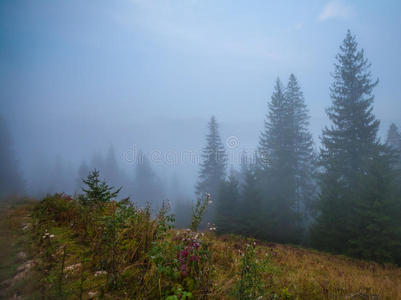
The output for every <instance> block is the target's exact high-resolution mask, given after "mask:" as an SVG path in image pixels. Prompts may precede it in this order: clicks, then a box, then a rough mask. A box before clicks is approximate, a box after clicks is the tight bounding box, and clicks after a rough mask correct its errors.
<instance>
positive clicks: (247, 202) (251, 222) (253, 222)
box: [236, 160, 271, 238]
mask: <svg viewBox="0 0 401 300" xmlns="http://www.w3.org/2000/svg"><path fill="white" fill-rule="evenodd" d="M241 173H242V177H243V184H242V186H241V189H240V190H241V198H240V201H239V203H238V211H239V212H240V215H241V226H239V228H238V229H237V230H236V231H237V233H239V234H242V235H250V236H253V237H255V238H265V237H266V228H270V227H271V220H270V218H268V217H267V215H266V213H265V210H264V206H263V202H262V189H261V185H260V169H259V166H258V164H257V163H256V162H248V161H245V160H243V161H242V164H241ZM265 225H266V226H265Z"/></svg>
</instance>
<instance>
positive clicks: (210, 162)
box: [196, 116, 227, 199]
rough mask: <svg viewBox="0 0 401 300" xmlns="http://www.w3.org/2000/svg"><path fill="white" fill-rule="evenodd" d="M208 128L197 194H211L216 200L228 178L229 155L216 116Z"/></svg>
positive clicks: (212, 118)
mask: <svg viewBox="0 0 401 300" xmlns="http://www.w3.org/2000/svg"><path fill="white" fill-rule="evenodd" d="M208 127H209V133H208V135H207V136H206V146H205V148H204V149H203V151H202V162H201V165H200V167H201V168H200V172H199V181H198V184H197V185H196V193H197V194H198V195H202V194H204V193H209V194H211V199H215V198H216V197H217V194H218V190H219V186H220V183H221V181H222V180H224V179H225V177H226V166H227V154H226V150H225V148H224V145H223V143H222V142H221V139H220V135H219V130H218V124H217V122H216V118H215V117H214V116H212V117H211V119H210V122H209V124H208Z"/></svg>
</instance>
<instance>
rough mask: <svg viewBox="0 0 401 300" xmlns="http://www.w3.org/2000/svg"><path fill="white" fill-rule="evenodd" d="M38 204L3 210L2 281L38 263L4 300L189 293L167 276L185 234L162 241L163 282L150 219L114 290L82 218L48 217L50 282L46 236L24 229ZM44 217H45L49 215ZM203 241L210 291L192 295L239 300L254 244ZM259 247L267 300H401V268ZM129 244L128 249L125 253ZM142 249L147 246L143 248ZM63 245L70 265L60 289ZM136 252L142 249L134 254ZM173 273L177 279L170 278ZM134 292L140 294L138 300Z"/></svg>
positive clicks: (123, 256)
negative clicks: (80, 225)
mask: <svg viewBox="0 0 401 300" xmlns="http://www.w3.org/2000/svg"><path fill="white" fill-rule="evenodd" d="M35 206H36V207H37V204H36V205H32V204H28V205H26V204H24V205H18V206H14V207H11V206H7V207H5V206H3V207H2V208H1V210H0V232H1V237H0V245H1V248H0V262H1V267H0V281H3V280H6V279H9V278H13V277H14V276H15V275H16V274H17V273H18V272H17V268H18V267H19V266H20V265H21V264H22V263H23V260H22V259H20V258H18V257H17V254H18V253H19V252H21V251H24V252H25V253H27V258H26V259H25V260H28V259H34V260H35V261H36V262H37V266H36V267H35V268H33V269H32V270H31V271H30V273H29V276H28V277H27V278H25V279H23V280H20V281H17V282H15V284H14V285H13V286H12V287H11V288H9V289H7V291H2V292H1V293H0V298H1V297H4V298H6V297H11V296H13V295H15V294H17V295H23V296H24V297H25V298H28V299H29V298H32V299H35V298H38V297H41V296H43V293H45V294H46V295H48V296H49V297H51V298H53V299H61V298H60V297H64V298H68V299H80V297H81V295H82V299H88V298H90V296H91V295H96V296H95V298H103V299H159V298H161V299H166V298H167V297H166V296H163V297H160V295H163V294H164V295H165V294H166V292H165V291H169V290H168V289H170V288H172V287H175V291H176V293H179V292H177V288H179V287H181V288H182V289H184V288H187V289H188V285H186V281H185V280H183V279H182V278H181V277H179V276H178V277H177V278H176V279H172V278H174V276H175V275H174V274H173V273H168V272H171V270H172V269H169V264H170V262H172V261H173V260H174V257H175V253H176V252H174V251H175V250H174V249H176V248H174V247H177V245H178V247H181V246H180V244H179V243H180V242H179V241H174V239H173V237H174V236H176V235H177V234H178V233H182V232H183V231H178V230H176V229H170V230H167V232H166V234H165V235H164V236H163V237H162V239H161V240H160V241H159V242H158V245H160V247H161V248H160V249H161V250H160V251H165V256H163V255H164V254H163V255H161V263H162V265H163V268H164V269H165V270H166V272H167V273H163V274H162V275H161V276H159V275H158V274H159V273H158V271H157V264H156V263H155V262H154V261H152V259H150V255H148V254H147V252H146V251H147V250H146V249H148V248H146V247H145V244H146V243H150V242H151V241H150V240H148V241H146V239H150V238H154V236H153V234H154V231H153V229H151V228H154V227H151V226H156V224H155V223H152V222H150V221H145V219H143V222H150V223H146V224H145V223H141V224H139V225H138V224H137V225H135V226H142V227H135V228H138V230H134V231H130V230H128V229H129V228H130V227H127V228H128V229H125V230H127V232H126V233H124V234H127V236H129V234H133V235H132V237H133V238H129V239H130V240H132V241H135V242H133V243H128V244H126V243H125V242H127V241H125V240H118V241H119V242H118V245H117V246H118V249H117V250H118V251H119V252H118V257H119V261H118V263H117V264H116V265H117V266H118V268H119V270H118V272H117V273H118V274H119V276H120V277H121V278H120V279H119V281H118V282H119V285H117V286H113V287H111V286H110V285H109V283H108V281H107V275H106V274H100V273H99V271H101V268H100V267H99V266H100V265H98V263H99V262H98V261H97V260H96V259H95V261H93V263H92V262H91V259H92V255H93V252H92V251H93V249H95V248H94V245H93V244H91V243H90V242H88V241H86V240H83V239H82V236H80V234H78V233H77V229H74V228H75V227H73V226H71V224H72V223H73V222H71V220H75V218H76V215H74V214H71V216H70V217H71V218H72V219H68V218H67V219H68V220H67V219H63V221H62V222H53V220H52V219H51V218H50V217H49V219H48V220H46V223H45V224H44V225H42V226H44V227H40V228H41V229H40V230H43V229H44V228H45V227H46V229H47V230H48V232H49V233H50V234H53V235H54V240H53V241H52V243H53V245H55V247H54V250H52V251H53V252H52V254H53V255H54V256H52V257H54V259H55V261H54V263H52V264H51V269H50V270H49V272H47V273H46V276H44V273H43V272H42V271H43V270H42V271H41V267H43V265H44V262H45V260H44V259H43V251H44V250H45V249H46V248H45V247H44V245H43V242H41V241H40V236H41V234H42V233H41V234H40V235H39V234H37V232H36V233H35V231H34V230H33V231H31V230H28V231H23V230H22V224H24V223H26V222H30V221H32V219H31V218H27V216H29V215H30V214H31V213H32V209H33V207H35ZM42 217H43V218H46V215H43V216H42ZM76 222H78V221H76ZM141 222H142V221H141ZM139 228H140V230H139ZM37 230H39V229H37ZM138 231H140V232H139V233H141V234H139V233H138ZM135 234H136V235H135ZM120 237H124V235H123V234H122V235H120ZM200 239H202V240H203V241H204V242H205V243H207V244H208V245H209V252H210V257H209V260H208V261H207V262H205V266H207V267H208V268H211V269H210V270H211V273H210V279H211V286H210V287H209V289H208V292H207V293H206V292H202V286H198V287H194V288H193V290H191V294H193V295H195V296H194V298H193V299H236V298H235V296H234V292H235V289H236V286H238V281H239V280H240V278H239V274H240V271H241V259H242V257H243V256H242V254H243V253H244V251H245V250H246V249H245V245H246V244H247V243H249V240H247V239H246V238H244V237H240V236H233V235H229V236H215V235H214V234H213V233H210V232H208V233H205V234H204V235H203V236H202V237H200ZM162 242H163V243H162ZM256 243H257V245H256V248H255V255H256V256H255V259H256V262H261V261H262V260H263V259H264V258H265V257H266V254H269V255H270V260H269V263H268V265H267V268H266V269H265V270H264V271H263V273H261V275H260V276H261V282H262V286H263V289H264V296H263V298H261V299H346V298H350V299H401V269H400V268H397V267H395V266H393V265H381V264H378V263H374V262H367V261H361V260H356V259H351V258H349V257H345V256H335V255H331V254H328V253H322V252H319V251H316V250H310V249H305V248H301V247H294V246H290V245H282V244H274V243H268V242H264V241H257V242H256ZM122 244H124V245H125V246H124V247H122ZM139 245H142V246H143V247H145V248H138V247H139ZM150 245H151V244H150ZM64 247H66V255H65V264H64V269H63V276H62V280H61V288H59V281H60V280H59V275H60V274H61V273H60V270H61V258H62V256H63V250H62V249H64ZM150 247H151V246H150ZM163 247H164V248H163ZM151 248H152V247H151ZM151 248H149V249H151ZM135 249H142V250H137V251H138V253H134V252H135V251H136V250H135ZM163 249H164V250H163ZM181 249H183V248H181ZM134 250H135V251H134ZM139 252H140V253H142V254H140V253H139ZM104 254H105V253H103V254H101V255H104ZM131 255H132V257H133V258H132V259H131ZM141 255H142V256H141ZM169 255H170V256H169ZM171 255H173V256H171ZM106 257H107V256H106ZM170 259H173V260H170ZM79 264H81V266H80V265H79ZM74 266H75V267H74ZM82 267H83V268H84V269H82ZM99 274H100V275H99ZM171 274H173V275H174V276H173V277H169V276H170V275H171ZM191 276H192V275H191ZM193 276H198V275H197V274H194V275H193ZM174 280H175V281H174ZM150 289H154V292H155V294H154V296H152V297H146V296H143V295H145V294H146V293H147V292H148V290H150ZM44 290H45V292H43V291H44ZM60 291H61V292H60ZM81 291H82V293H81ZM135 293H137V295H139V296H138V297H134V296H133V295H135ZM202 293H203V294H202ZM60 295H61V296H60ZM141 295H142V296H141ZM375 297H378V298H375ZM171 299H173V298H171Z"/></svg>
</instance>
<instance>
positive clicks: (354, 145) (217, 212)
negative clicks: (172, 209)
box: [197, 31, 401, 264]
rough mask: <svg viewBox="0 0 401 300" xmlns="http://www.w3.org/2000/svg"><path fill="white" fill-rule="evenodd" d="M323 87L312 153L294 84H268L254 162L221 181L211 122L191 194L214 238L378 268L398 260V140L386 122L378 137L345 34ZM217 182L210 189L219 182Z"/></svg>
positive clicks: (365, 66)
mask: <svg viewBox="0 0 401 300" xmlns="http://www.w3.org/2000/svg"><path fill="white" fill-rule="evenodd" d="M332 76H333V82H332V85H331V88H330V98H331V100H332V104H331V106H330V107H329V108H328V109H327V111H326V113H327V115H328V117H329V119H330V121H331V123H332V124H331V125H330V126H329V127H326V128H324V130H323V132H322V135H321V147H320V149H319V151H316V152H315V151H314V148H313V142H312V136H311V134H310V131H309V114H308V109H307V107H306V104H305V100H304V97H303V94H302V91H301V88H300V86H299V83H298V81H297V79H296V77H295V76H294V75H293V74H291V75H290V77H289V79H288V83H287V85H286V86H284V85H283V84H282V82H281V81H280V79H277V81H276V83H275V86H274V92H273V95H272V96H271V99H270V101H269V103H268V112H267V115H266V119H265V124H264V129H263V131H262V132H261V134H260V140H259V145H258V148H257V151H256V153H255V155H253V156H252V157H249V156H245V155H244V156H243V157H242V159H241V167H240V170H234V169H231V171H230V172H229V175H228V176H227V155H226V152H225V150H224V145H223V144H222V143H221V140H220V137H219V133H218V130H217V128H218V126H217V123H216V120H215V118H214V117H212V119H211V121H210V123H209V134H208V136H207V141H206V147H205V148H204V150H203V156H202V157H203V163H202V165H201V169H200V177H199V184H198V185H197V191H198V194H201V193H203V192H208V193H211V194H212V199H214V200H215V208H214V212H213V220H214V222H215V223H216V227H217V230H218V232H220V233H235V234H244V235H251V236H254V237H257V238H263V239H267V240H270V241H275V242H287V243H297V244H305V245H310V246H313V247H316V248H318V249H322V250H326V251H331V252H335V253H343V254H347V255H350V256H354V257H358V258H363V259H372V260H376V261H381V262H396V263H399V264H400V263H401V172H400V169H401V159H400V153H401V136H400V132H399V130H398V128H397V127H396V125H395V124H392V125H391V126H390V128H389V131H388V135H387V140H386V142H385V143H383V142H381V141H380V140H379V138H378V134H377V132H378V128H379V121H378V120H377V119H376V117H375V116H374V114H373V112H372V110H373V101H374V95H373V89H374V87H375V86H376V85H377V84H378V80H375V79H374V78H373V77H372V75H371V72H370V63H369V62H368V60H367V59H366V58H365V56H364V51H363V50H362V49H359V48H358V44H357V41H356V39H355V37H354V36H353V35H352V34H351V33H350V31H348V32H347V34H346V37H345V39H344V41H343V43H342V45H341V46H340V51H339V53H338V54H337V56H336V63H335V66H334V72H333V75H332ZM218 182H219V185H218Z"/></svg>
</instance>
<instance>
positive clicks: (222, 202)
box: [215, 169, 241, 233]
mask: <svg viewBox="0 0 401 300" xmlns="http://www.w3.org/2000/svg"><path fill="white" fill-rule="evenodd" d="M239 200H240V191H239V183H238V180H237V176H236V174H235V170H234V169H231V171H230V175H229V176H228V180H227V181H222V183H221V185H220V189H219V195H218V200H217V205H216V206H217V208H216V217H215V220H216V221H215V223H216V228H217V232H218V233H237V232H238V229H239V227H240V225H241V222H240V218H239V211H238V206H239Z"/></svg>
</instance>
